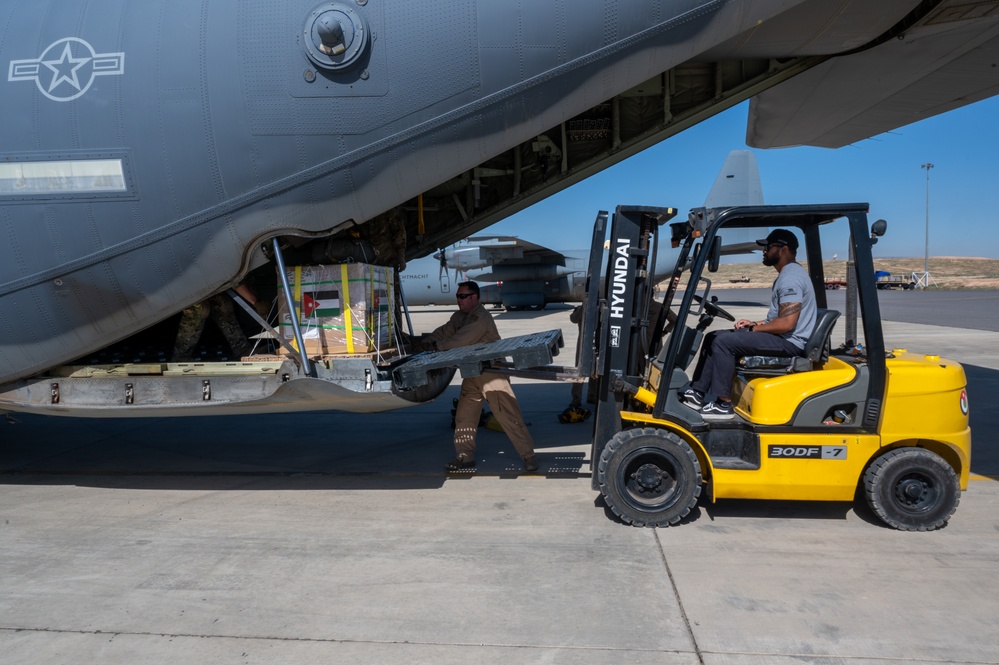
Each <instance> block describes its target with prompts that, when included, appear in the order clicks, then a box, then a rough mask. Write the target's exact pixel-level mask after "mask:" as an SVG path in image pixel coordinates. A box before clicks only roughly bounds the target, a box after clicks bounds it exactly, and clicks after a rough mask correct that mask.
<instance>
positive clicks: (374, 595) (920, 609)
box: [0, 290, 999, 665]
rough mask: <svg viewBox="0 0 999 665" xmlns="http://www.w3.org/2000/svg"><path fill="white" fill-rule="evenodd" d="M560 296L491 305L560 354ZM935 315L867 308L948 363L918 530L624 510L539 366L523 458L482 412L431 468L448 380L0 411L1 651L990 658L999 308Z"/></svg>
mask: <svg viewBox="0 0 999 665" xmlns="http://www.w3.org/2000/svg"><path fill="white" fill-rule="evenodd" d="M730 294H736V295H731V296H730ZM730 294H724V295H722V299H723V301H725V302H729V301H737V300H739V299H741V298H745V297H746V294H742V295H738V292H737V291H735V290H733V291H731V292H730ZM905 295H906V296H908V295H912V294H911V293H908V292H907V293H905ZM725 306H726V307H727V308H729V309H730V310H731V311H732V312H733V313H734V314H736V315H737V316H740V315H745V316H749V317H751V316H754V315H755V316H757V317H758V316H759V307H758V306H756V305H755V304H754V302H750V301H746V302H744V303H740V304H735V305H732V306H729V305H728V304H726V305H725ZM992 311H996V309H995V308H993V309H992ZM568 313H569V309H568V308H550V310H548V311H545V312H543V313H541V314H526V313H510V314H508V313H502V314H498V315H497V317H496V318H497V321H498V324H499V327H500V330H501V332H502V333H503V334H504V335H506V336H511V335H516V334H521V333H525V332H530V331H535V330H543V329H549V328H553V327H560V328H562V330H563V332H564V334H565V336H566V338H567V339H566V349H565V350H564V353H563V355H562V356H560V357H559V359H558V360H562V361H563V362H565V363H566V364H571V359H572V349H573V348H574V346H573V345H574V343H575V326H573V325H572V324H570V323H569V321H568ZM448 314H449V310H446V309H444V308H436V309H426V310H421V311H418V312H416V313H415V314H414V323H415V324H416V325H417V327H418V328H419V329H422V330H427V329H430V328H432V327H433V326H434V325H437V324H439V323H440V322H442V321H443V320H444V319H445V318H446V317H447V315H448ZM948 319H949V321H950V322H951V325H952V326H955V327H943V326H935V325H925V324H919V323H898V322H891V321H889V322H888V323H886V335H887V338H888V340H889V344H890V345H892V346H905V347H907V348H909V349H910V350H919V351H924V352H926V353H939V354H941V355H943V356H944V357H946V358H951V359H954V360H958V361H960V362H962V363H963V364H964V365H965V369H966V371H967V374H968V379H969V389H968V391H969V394H970V399H971V414H972V415H971V417H972V428H973V438H974V452H973V462H972V471H973V476H972V481H971V483H970V487H969V489H968V491H967V492H966V493H964V495H963V496H962V499H961V505H960V506H959V508H958V510H957V513H956V514H955V515H954V517H953V518H952V519H951V521H950V523H949V524H948V525H947V527H946V528H944V529H942V530H940V531H937V532H931V533H901V532H897V531H893V530H890V529H888V528H886V527H884V526H882V525H881V524H880V523H879V522H878V521H877V519H876V518H875V517H874V516H873V515H872V514H871V513H870V511H869V510H868V509H867V508H866V507H865V506H864V505H862V504H849V503H847V504H838V503H835V504H830V503H818V504H812V503H791V502H770V501H765V502H753V501H723V502H720V503H718V504H715V505H711V504H710V503H708V502H706V501H703V500H702V502H701V504H700V505H699V507H698V508H696V509H695V511H694V513H693V514H692V516H691V518H690V519H689V520H687V522H686V523H684V524H682V525H680V526H678V527H672V528H669V529H638V528H633V527H629V526H625V525H622V524H620V523H618V522H616V521H615V520H614V519H612V517H611V516H610V515H609V513H608V511H606V510H605V509H604V508H603V507H602V504H601V502H600V500H599V498H598V495H597V494H596V493H595V492H594V491H593V490H592V489H591V488H590V466H589V462H590V460H589V434H590V424H591V422H592V421H588V422H587V423H586V424H582V425H561V424H559V423H558V422H557V420H556V417H555V416H556V414H557V413H558V412H559V411H561V410H562V409H563V408H564V407H565V405H566V404H567V402H568V393H569V388H568V386H565V385H558V384H548V383H540V382H529V381H517V382H515V389H516V392H517V394H518V397H519V398H520V402H521V405H522V407H523V410H524V413H525V416H526V419H527V420H528V421H529V422H530V423H531V425H530V430H531V432H532V435H533V436H534V439H535V441H536V445H537V448H538V452H539V457H540V459H541V461H542V463H543V473H542V474H540V475H537V476H527V475H521V474H520V473H519V468H520V464H519V459H517V457H516V455H515V453H514V452H513V449H512V447H511V446H510V444H509V442H508V441H507V440H506V438H505V436H504V435H503V434H501V433H497V432H493V431H488V430H482V431H481V433H480V437H479V450H478V461H479V469H478V472H477V473H475V474H474V475H472V474H465V475H450V476H448V475H446V474H445V473H444V472H443V471H442V466H443V464H444V462H446V461H447V460H448V459H450V457H451V456H452V455H453V449H452V447H451V441H450V437H451V429H450V426H449V421H450V414H449V411H450V408H451V399H452V398H453V397H456V396H457V387H456V385H454V386H452V387H451V388H449V389H448V391H447V392H446V393H445V395H444V396H442V397H441V398H440V399H438V400H437V401H436V402H433V403H430V404H426V405H422V406H418V407H414V408H410V409H405V410H402V411H396V412H391V413H385V414H380V415H375V416H363V415H350V414H338V413H331V412H326V413H309V414H293V415H278V416H257V417H252V416H251V417H243V418H163V419H143V420H124V419H114V420H111V419H107V420H85V419H61V418H43V417H33V416H16V417H17V419H18V420H19V421H20V423H19V424H16V425H10V424H6V423H4V422H3V421H0V654H3V656H2V658H0V660H2V662H4V663H32V664H33V665H34V664H44V663H66V662H86V663H97V662H100V663H103V664H116V663H122V664H124V663H128V664H129V665H135V664H143V663H165V662H170V663H195V662H211V663H217V664H222V665H227V664H229V663H232V664H235V663H268V664H272V663H283V662H289V663H291V662H294V663H375V662H377V663H382V664H392V663H405V664H407V665H408V664H411V663H440V664H448V663H476V662H491V663H566V664H568V663H581V664H586V665H589V664H604V663H607V664H609V663H621V662H628V663H639V664H641V663H649V664H651V663H657V664H658V663H664V662H669V663H705V664H710V665H715V664H717V665H756V664H760V665H763V664H767V665H770V664H776V665H783V664H787V665H790V664H791V663H802V662H804V663H822V664H839V663H843V664H846V663H849V664H850V665H867V664H869V663H886V662H889V663H899V662H902V663H999V639H997V638H996V636H997V634H999V633H997V630H996V628H995V620H996V619H995V617H996V616H997V615H999V574H997V573H999V483H997V482H996V479H999V452H997V445H996V444H997V432H999V409H997V407H996V406H995V404H996V402H997V398H999V332H996V331H994V330H988V329H986V330H970V329H965V328H961V327H956V326H958V325H959V322H960V321H961V320H962V319H961V316H960V315H959V313H957V314H953V313H952V314H951V315H950V316H948Z"/></svg>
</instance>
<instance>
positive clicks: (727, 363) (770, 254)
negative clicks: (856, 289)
mask: <svg viewBox="0 0 999 665" xmlns="http://www.w3.org/2000/svg"><path fill="white" fill-rule="evenodd" d="M756 244H758V245H760V246H761V247H763V265H765V266H772V267H773V268H774V269H775V270H776V271H777V279H776V280H774V283H773V287H772V289H771V292H770V309H769V311H768V312H767V316H766V318H764V319H763V320H762V321H749V320H747V319H740V320H738V321H736V323H735V329H734V330H719V331H715V332H712V333H709V334H708V335H707V336H706V337H705V338H704V344H703V345H702V346H701V355H700V358H699V359H698V361H697V367H696V368H695V369H694V378H693V380H692V381H691V383H690V385H689V386H688V387H687V388H686V389H685V390H684V391H683V392H682V393H680V399H681V400H682V401H683V403H684V404H686V405H687V406H688V407H690V408H692V409H694V410H697V411H700V412H701V416H702V417H704V418H708V419H725V418H733V417H735V412H734V410H733V408H732V397H731V390H732V378H733V377H734V376H735V363H736V360H737V359H738V358H739V357H741V356H748V355H766V356H788V357H793V356H801V355H804V348H805V342H807V341H808V336H809V335H811V334H812V328H813V327H814V326H815V318H816V313H817V312H816V303H815V291H814V290H813V289H812V283H811V280H809V278H808V272H807V271H806V270H805V269H804V268H803V267H802V266H801V264H799V263H798V262H797V261H795V258H796V256H797V252H798V238H797V237H796V236H795V235H794V234H793V233H791V232H790V231H788V230H787V229H774V230H773V231H772V232H771V233H770V235H768V236H767V237H766V238H765V239H763V240H757V241H756ZM708 394H712V395H714V396H715V399H714V401H711V402H706V401H705V400H706V396H707V395H708Z"/></svg>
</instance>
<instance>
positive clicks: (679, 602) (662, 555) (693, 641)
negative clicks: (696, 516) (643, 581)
mask: <svg viewBox="0 0 999 665" xmlns="http://www.w3.org/2000/svg"><path fill="white" fill-rule="evenodd" d="M653 534H654V536H655V539H656V545H657V546H658V547H659V557H660V558H661V559H662V562H663V568H665V569H666V575H667V576H668V577H669V585H670V587H671V588H672V589H673V597H674V598H675V599H676V605H677V607H679V608H680V616H681V617H682V618H683V625H684V627H685V628H686V629H687V635H689V636H690V642H691V644H693V645H694V655H696V656H697V662H698V663H701V665H704V654H703V652H702V651H701V647H700V645H698V644H697V636H696V635H694V628H693V626H691V625H690V618H689V617H688V616H687V610H686V609H685V608H684V607H683V598H681V597H680V590H679V589H678V588H677V586H676V579H675V578H674V577H673V571H672V570H671V569H670V567H669V561H668V560H667V559H666V550H665V549H664V548H663V541H662V539H661V538H660V537H659V529H654V530H653Z"/></svg>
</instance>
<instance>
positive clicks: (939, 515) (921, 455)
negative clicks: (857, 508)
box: [864, 448, 961, 531]
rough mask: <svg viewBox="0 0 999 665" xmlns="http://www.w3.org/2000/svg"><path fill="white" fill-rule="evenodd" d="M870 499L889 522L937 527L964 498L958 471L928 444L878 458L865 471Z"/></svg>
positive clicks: (903, 527)
mask: <svg viewBox="0 0 999 665" xmlns="http://www.w3.org/2000/svg"><path fill="white" fill-rule="evenodd" d="M864 493H865V494H866V496H867V503H868V504H869V505H870V506H871V509H872V510H873V511H874V512H875V513H877V516H878V517H880V518H881V519H882V520H883V521H884V522H885V524H887V525H889V526H891V527H893V528H895V529H899V530H901V531H933V530H934V529H939V528H940V527H942V526H943V525H945V524H946V523H947V520H948V519H949V518H950V516H951V515H953V514H954V511H955V510H957V504H958V502H959V501H960V500H961V488H960V485H959V483H958V480H957V474H956V473H954V469H953V468H951V466H950V464H948V463H947V462H946V461H944V459H943V458H942V457H940V456H939V455H937V454H936V453H934V452H932V451H930V450H926V449H925V448H899V449H896V450H892V451H889V452H887V453H885V454H884V455H882V456H881V457H879V458H878V459H876V460H874V462H872V463H871V465H870V466H869V467H868V468H867V471H866V472H865V473H864Z"/></svg>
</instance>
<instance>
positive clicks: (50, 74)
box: [7, 37, 125, 102]
mask: <svg viewBox="0 0 999 665" xmlns="http://www.w3.org/2000/svg"><path fill="white" fill-rule="evenodd" d="M124 73H125V54H124V53H123V52H122V53H97V52H95V51H94V48H93V47H92V46H91V45H90V44H88V43H87V42H85V41H84V40H82V39H80V38H78V37H64V38H63V39H60V40H58V41H55V42H53V43H51V44H49V46H48V48H46V49H45V50H44V51H42V54H41V55H40V56H38V57H37V58H30V59H27V60H11V61H10V68H9V69H8V70H7V81H8V82H10V81H34V82H35V85H36V86H38V90H39V91H40V92H41V93H42V94H43V95H45V96H46V97H48V98H49V99H51V100H52V101H54V102H71V101H73V100H74V99H77V98H78V97H82V96H83V95H84V94H86V92H87V91H88V90H90V86H91V85H93V83H94V79H95V78H96V77H98V76H120V75H122V74H124Z"/></svg>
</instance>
